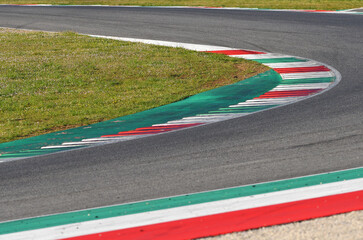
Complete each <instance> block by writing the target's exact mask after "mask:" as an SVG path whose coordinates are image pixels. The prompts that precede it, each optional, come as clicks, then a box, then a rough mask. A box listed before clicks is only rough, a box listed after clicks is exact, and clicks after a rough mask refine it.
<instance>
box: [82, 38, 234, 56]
mask: <svg viewBox="0 0 363 240" xmlns="http://www.w3.org/2000/svg"><path fill="white" fill-rule="evenodd" d="M86 36H90V37H97V38H106V39H113V40H120V41H127V42H138V43H145V44H152V45H158V46H165V47H179V48H185V49H188V50H193V51H198V52H205V51H220V50H237V48H229V47H219V46H210V45H201V44H191V43H178V42H169V41H159V40H147V39H138V38H123V37H112V36H111V37H110V36H100V35H86Z"/></svg>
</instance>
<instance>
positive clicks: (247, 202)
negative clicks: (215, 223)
mask: <svg viewBox="0 0 363 240" xmlns="http://www.w3.org/2000/svg"><path fill="white" fill-rule="evenodd" d="M360 190H363V178H359V179H354V180H348V181H341V182H334V183H327V184H322V185H315V186H310V187H302V188H296V189H290V190H284V191H277V192H272V193H265V194H258V195H252V196H247V197H240V198H232V199H227V200H221V201H214V202H207V203H201V204H194V205H188V206H183V207H176V208H169V209H163V210H157V211H151V212H144V213H138V214H131V215H125V216H120V217H112V218H106V219H100V220H93V221H86V222H81V223H74V224H67V225H62V226H56V227H50V228H44V229H38V230H31V231H24V232H18V233H11V234H5V235H0V240H29V239H37V240H49V239H59V238H69V237H76V236H83V235H88V234H94V233H101V232H107V231H113V230H120V229H127V228H132V227H139V226H146V225H151V224H157V223H163V222H170V221H176V220H182V219H189V218H194V217H202V216H208V215H213V214H219V213H226V212H233V211H239V210H245V209H251V208H257V207H263V206H271V205H276V204H281V203H288V202H294V201H299V200H306V199H312V198H319V197H325V196H331V195H336V194H342V193H349V192H355V191H360Z"/></svg>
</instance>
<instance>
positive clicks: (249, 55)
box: [229, 53, 291, 60]
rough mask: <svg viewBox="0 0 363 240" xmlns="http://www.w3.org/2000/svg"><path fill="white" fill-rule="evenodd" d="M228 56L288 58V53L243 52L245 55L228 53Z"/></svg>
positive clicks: (250, 58) (252, 58) (249, 58)
mask: <svg viewBox="0 0 363 240" xmlns="http://www.w3.org/2000/svg"><path fill="white" fill-rule="evenodd" d="M229 56H230V57H237V58H244V59H248V60H254V59H256V60H257V59H269V58H290V57H291V56H290V55H285V54H280V53H266V54H245V55H229Z"/></svg>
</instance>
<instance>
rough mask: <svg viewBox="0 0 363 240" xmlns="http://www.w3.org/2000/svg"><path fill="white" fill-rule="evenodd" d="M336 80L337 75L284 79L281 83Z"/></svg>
mask: <svg viewBox="0 0 363 240" xmlns="http://www.w3.org/2000/svg"><path fill="white" fill-rule="evenodd" d="M334 80H335V77H325V78H305V79H283V80H282V81H281V83H280V84H303V83H329V82H334Z"/></svg>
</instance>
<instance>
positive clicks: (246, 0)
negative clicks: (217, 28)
mask: <svg viewBox="0 0 363 240" xmlns="http://www.w3.org/2000/svg"><path fill="white" fill-rule="evenodd" d="M0 3H10V4H27V3H28V4H29V3H32V4H67V5H74V4H76V5H83V4H105V5H142V6H211V7H242V8H275V9H322V10H339V9H350V8H359V7H363V0H0Z"/></svg>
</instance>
